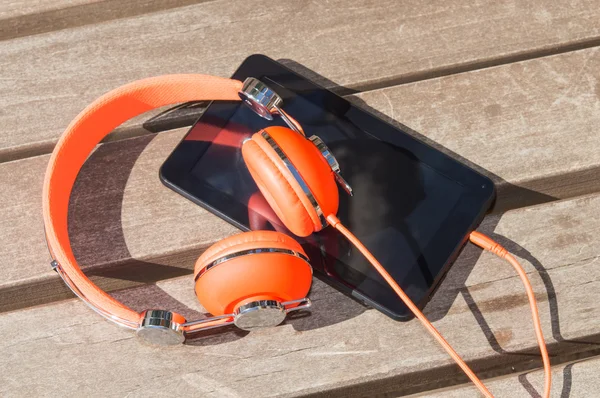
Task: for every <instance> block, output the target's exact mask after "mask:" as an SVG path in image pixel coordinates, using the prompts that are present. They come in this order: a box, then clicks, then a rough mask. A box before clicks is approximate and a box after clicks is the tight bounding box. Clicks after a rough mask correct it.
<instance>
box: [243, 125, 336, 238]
mask: <svg viewBox="0 0 600 398" xmlns="http://www.w3.org/2000/svg"><path fill="white" fill-rule="evenodd" d="M263 131H264V132H266V133H267V134H268V135H269V136H270V137H271V139H272V141H273V142H274V143H275V144H276V145H277V146H278V147H279V149H280V150H281V151H282V152H283V154H284V155H285V156H286V157H287V158H288V160H289V162H291V164H292V165H293V166H294V168H295V169H296V170H297V171H298V174H299V176H300V178H301V180H302V181H303V182H304V184H305V185H306V187H307V188H308V189H309V191H310V192H311V193H312V195H313V197H314V199H315V200H316V203H317V204H318V205H319V206H320V208H321V210H322V212H323V215H324V216H327V215H329V214H336V213H337V210H338V199H339V198H338V190H337V186H336V183H335V179H334V176H333V171H332V170H331V168H330V167H329V165H328V164H327V161H326V160H325V159H324V158H323V156H322V155H321V153H320V152H319V150H318V149H317V147H316V146H314V145H313V143H312V142H310V141H309V140H307V139H306V138H305V137H303V136H302V135H300V134H298V133H296V132H294V131H293V130H290V129H288V128H286V127H279V126H273V127H268V128H266V129H264V130H262V131H260V132H258V133H256V134H254V135H253V136H252V138H251V139H250V140H248V141H246V142H245V143H244V144H243V146H242V156H243V157H244V161H245V162H246V166H247V167H248V170H249V171H250V174H251V175H252V177H253V178H254V181H255V182H256V185H257V186H258V188H259V189H260V191H261V192H262V194H263V195H264V197H265V199H266V200H267V202H269V204H270V205H271V207H272V208H273V211H275V213H276V214H277V216H278V217H279V218H280V219H281V221H282V222H283V223H284V224H285V226H286V227H287V228H288V229H289V230H290V231H292V232H293V233H294V234H295V235H297V236H308V235H310V234H311V233H313V232H317V231H320V230H321V229H322V228H323V225H322V221H321V219H320V218H319V216H318V215H317V212H316V210H315V208H314V206H313V204H312V202H311V200H310V199H309V198H308V197H307V195H306V193H305V191H304V190H303V188H302V186H301V184H300V182H299V181H298V179H297V176H294V174H293V173H292V172H291V171H290V169H289V168H288V166H287V165H286V164H285V162H284V161H283V160H282V159H281V157H280V155H279V154H278V153H277V151H276V150H275V149H274V148H273V147H272V145H271V144H270V143H269V142H268V141H267V139H266V138H265V137H264V136H263V134H262V133H263Z"/></svg>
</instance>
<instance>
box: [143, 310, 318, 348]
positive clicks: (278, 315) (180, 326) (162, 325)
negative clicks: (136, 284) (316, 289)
mask: <svg viewBox="0 0 600 398" xmlns="http://www.w3.org/2000/svg"><path fill="white" fill-rule="evenodd" d="M310 306H311V301H310V299H309V298H303V299H299V300H291V301H285V302H279V301H276V300H257V301H252V302H250V303H246V304H244V305H242V306H240V307H238V308H237V309H236V310H235V311H234V312H233V313H231V314H225V315H219V316H214V317H209V318H204V319H200V320H196V321H189V322H187V321H186V320H185V318H184V317H183V316H181V315H179V314H177V313H175V312H170V311H165V310H146V311H144V312H143V313H142V315H141V316H142V321H141V323H140V326H139V328H138V329H137V335H138V337H140V338H142V339H143V340H145V341H147V342H149V343H151V344H156V345H176V344H181V343H183V342H184V341H185V338H186V335H188V334H191V333H195V332H199V331H203V330H208V329H215V328H219V327H224V326H228V325H232V324H234V325H235V326H237V327H238V328H240V329H242V330H246V331H251V330H255V329H262V328H267V327H273V326H277V325H279V324H280V323H281V322H283V320H284V319H285V317H286V315H287V314H288V313H290V312H292V311H298V310H303V309H306V308H309V307H310Z"/></svg>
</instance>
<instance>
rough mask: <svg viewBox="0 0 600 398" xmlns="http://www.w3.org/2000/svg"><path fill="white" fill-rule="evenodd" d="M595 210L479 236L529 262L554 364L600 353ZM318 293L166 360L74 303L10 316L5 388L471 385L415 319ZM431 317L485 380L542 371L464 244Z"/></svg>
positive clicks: (509, 274)
mask: <svg viewBox="0 0 600 398" xmlns="http://www.w3.org/2000/svg"><path fill="white" fill-rule="evenodd" d="M599 210H600V195H593V196H587V197H580V198H576V199H572V200H569V201H560V202H553V203H551V204H545V205H541V206H536V207H530V208H526V209H519V210H515V211H511V212H508V213H506V214H504V215H503V216H493V217H489V218H488V219H486V221H485V222H484V224H483V226H482V228H481V230H482V231H484V232H486V233H489V234H491V235H492V236H494V237H496V238H497V239H498V240H499V241H500V242H501V243H503V244H505V245H506V246H507V247H508V248H509V249H510V250H512V251H513V252H515V253H516V254H517V255H518V256H519V257H521V259H522V260H523V264H524V266H525V268H526V270H527V272H528V274H529V277H530V279H531V282H532V284H533V287H534V290H535V293H536V296H537V298H538V302H539V307H540V315H541V318H542V325H543V330H544V333H545V335H546V339H547V341H548V343H549V344H550V346H549V349H550V352H551V354H552V356H553V360H554V361H555V363H556V364H558V363H561V362H565V361H569V360H573V359H577V358H581V357H586V356H590V355H597V353H598V350H599V348H600V321H598V320H600V307H598V305H597V301H598V300H597V297H599V295H600V268H599V267H598V259H599V258H600V248H598V246H597V245H594V244H593V243H594V242H596V241H597V231H598V228H600V211H599ZM167 239H168V237H167ZM116 296H117V297H118V298H119V299H121V300H123V301H124V302H126V303H127V304H128V305H130V306H132V307H133V308H136V309H138V310H141V309H143V308H147V307H159V308H162V307H169V308H170V309H173V310H176V311H180V312H182V313H184V314H185V315H186V316H188V317H190V318H191V317H197V316H199V313H201V312H202V311H203V310H202V308H201V307H200V306H199V305H198V304H197V302H196V300H195V298H194V293H193V285H192V279H191V277H190V276H185V277H179V278H174V279H171V280H168V281H160V282H158V283H157V284H156V285H150V286H146V287H140V288H135V289H128V290H124V291H121V292H118V293H117V294H116ZM310 296H311V297H312V298H313V299H314V309H313V312H312V314H311V315H310V316H303V317H298V318H296V319H293V320H290V321H289V322H287V323H286V324H285V325H283V326H281V327H277V328H274V329H268V330H262V331H256V332H253V333H250V334H246V333H240V332H235V331H233V330H232V331H227V332H225V333H215V334H210V335H208V336H203V337H202V338H200V339H198V340H195V341H192V342H190V344H189V345H186V346H182V347H175V348H172V349H169V350H166V349H162V348H154V347H149V346H145V345H143V344H141V343H140V342H139V341H137V340H136V339H135V338H134V335H133V334H132V333H130V332H129V331H126V330H122V329H120V328H118V327H116V326H114V325H112V324H109V323H108V322H107V321H105V320H103V319H101V318H100V317H99V316H98V315H96V314H95V313H93V312H92V311H90V310H89V309H88V308H87V307H86V306H85V305H84V304H83V303H80V302H78V301H76V300H69V301H66V302H61V303H55V304H52V305H45V306H39V307H34V308H29V309H24V310H20V311H15V312H8V313H4V314H1V315H0V328H2V330H3V336H4V339H2V340H1V341H0V348H1V349H2V352H3V356H2V358H0V372H1V374H2V375H3V378H4V380H6V381H5V382H4V383H1V384H0V392H1V393H2V394H3V395H13V396H22V395H25V394H31V395H37V394H39V393H40V391H44V393H46V394H49V395H59V394H60V395H67V396H69V395H82V394H93V393H94V392H97V391H99V389H101V390H102V393H103V395H106V396H122V395H124V394H125V393H130V394H131V395H133V396H142V395H147V394H148V393H150V392H152V391H155V390H156V388H158V386H160V388H162V390H165V389H166V390H168V391H170V392H171V393H176V394H195V395H205V396H219V397H222V396H241V397H245V396H264V395H270V396H275V395H277V396H279V395H285V396H300V395H306V394H312V393H315V394H316V393H320V392H323V391H328V394H329V396H344V397H352V396H364V395H366V394H367V393H369V394H376V393H378V394H389V395H394V396H398V395H403V394H410V393H417V392H422V391H429V390H432V389H434V388H441V387H444V386H449V385H456V384H461V383H464V382H465V378H464V377H463V376H461V374H460V373H459V371H458V370H457V368H456V367H454V366H453V365H452V364H451V360H449V359H448V358H447V356H446V354H445V353H444V352H443V351H442V350H441V349H440V348H439V347H438V346H437V345H436V344H435V343H434V342H433V341H432V340H431V339H430V338H429V337H427V336H426V334H425V333H424V331H423V329H422V327H421V326H420V325H419V324H418V323H417V322H415V321H411V322H407V323H399V322H394V321H392V320H391V319H389V318H387V317H385V316H384V315H382V314H381V313H379V312H377V311H375V310H367V309H365V308H364V307H362V306H361V305H359V304H357V303H356V302H354V301H352V300H351V299H349V298H346V297H345V296H343V295H341V293H338V292H337V291H335V290H334V289H332V288H330V287H328V286H326V285H324V284H322V283H320V282H318V281H316V282H315V284H314V287H313V289H312V291H311V293H310ZM425 312H426V314H427V315H428V316H429V317H430V318H431V319H433V320H435V325H436V327H438V328H439V329H440V330H441V331H442V333H443V334H444V335H445V337H446V338H447V339H448V340H449V341H450V342H451V344H452V345H453V346H454V347H455V348H456V350H457V351H458V352H459V353H461V354H462V355H463V356H464V357H465V358H466V359H467V361H468V362H469V363H470V364H471V365H472V366H473V368H474V369H475V371H476V372H478V374H480V375H481V376H482V377H483V376H498V375H502V374H511V373H513V372H520V371H523V370H527V369H531V368H537V367H539V365H540V364H539V362H538V356H537V354H536V352H537V351H536V345H535V339H534V335H533V330H532V326H531V324H530V321H529V309H528V305H527V299H526V296H525V293H524V291H523V288H522V286H521V283H520V281H519V279H518V277H516V276H515V275H514V272H513V271H512V269H511V267H510V266H509V265H507V264H506V263H504V262H502V261H501V260H499V259H497V258H496V257H494V256H493V255H491V254H489V253H484V254H480V251H479V250H478V249H476V248H474V247H473V246H469V247H468V248H467V249H466V250H465V251H464V253H463V254H462V255H461V256H460V258H459V260H458V261H457V263H456V264H455V266H454V267H453V268H452V269H451V271H450V273H449V275H448V277H447V279H446V280H445V281H444V283H443V284H442V286H441V288H440V290H439V291H438V293H437V294H436V296H435V298H434V300H433V301H432V302H431V303H430V304H429V305H428V306H427V308H426V311H425ZM458 325H460V327H457V326H458ZM49 353H52V354H51V355H49ZM23 358H27V360H26V361H23ZM15 363H18V364H19V366H14V364H15ZM100 369H101V370H102V371H99V370H100ZM531 382H532V383H533V384H534V385H536V386H537V384H538V382H537V379H535V380H534V379H532V380H531ZM42 389H43V390H42ZM521 392H522V390H515V392H514V395H520V393H521Z"/></svg>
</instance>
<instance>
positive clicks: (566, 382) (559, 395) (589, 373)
mask: <svg viewBox="0 0 600 398" xmlns="http://www.w3.org/2000/svg"><path fill="white" fill-rule="evenodd" d="M598 369H600V358H598V357H595V358H592V359H587V360H581V361H574V362H570V363H566V364H562V365H559V366H554V367H553V368H552V381H553V383H552V395H551V396H552V397H556V398H568V397H596V396H597V395H598V390H600V375H599V374H598ZM543 377H544V373H543V371H541V370H537V371H533V372H526V373H521V374H520V375H518V377H517V375H511V376H510V377H502V378H498V379H495V380H490V381H489V382H488V383H487V385H488V387H490V389H491V390H492V391H493V393H494V394H495V395H496V396H498V397H511V396H515V392H517V391H518V392H520V391H524V392H523V394H518V395H519V396H521V395H522V396H525V395H526V393H529V395H528V396H532V397H539V396H541V391H540V388H539V387H538V388H535V387H533V386H542V385H543V383H544V381H543ZM479 396H480V395H478V394H477V392H476V391H474V390H473V388H472V387H469V386H464V387H457V388H450V389H444V390H440V391H432V392H427V393H423V394H417V395H411V398H417V397H419V398H420V397H427V398H437V397H439V398H442V397H443V398H470V397H473V398H475V397H479Z"/></svg>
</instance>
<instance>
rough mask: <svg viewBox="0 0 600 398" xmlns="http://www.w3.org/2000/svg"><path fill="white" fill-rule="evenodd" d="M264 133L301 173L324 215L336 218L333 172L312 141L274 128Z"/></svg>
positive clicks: (286, 130) (282, 129) (336, 205)
mask: <svg viewBox="0 0 600 398" xmlns="http://www.w3.org/2000/svg"><path fill="white" fill-rule="evenodd" d="M265 130H266V131H267V133H268V134H269V135H270V136H271V138H273V140H274V141H275V142H276V143H277V145H278V146H279V147H280V148H281V150H282V151H283V152H284V153H285V154H286V156H287V157H288V159H289V160H290V161H291V163H292V164H293V165H294V166H295V167H296V169H297V170H298V171H299V172H300V174H301V175H302V179H303V180H304V182H305V183H306V185H308V188H309V189H310V191H311V192H312V194H313V196H314V197H315V199H316V201H317V203H318V204H319V206H320V207H321V210H322V211H323V215H324V216H325V217H327V216H328V215H330V214H334V215H335V214H337V211H338V205H339V195H338V188H337V184H336V182H335V177H334V172H333V170H331V167H330V166H329V164H328V163H327V160H326V159H325V158H324V157H323V155H322V154H321V152H320V151H319V149H318V148H317V147H316V146H315V145H314V144H313V143H312V142H311V141H309V140H308V139H306V138H305V137H303V136H302V135H300V134H298V133H296V132H294V131H292V130H290V129H288V128H285V127H280V126H272V127H268V128H266V129H265ZM318 225H319V228H318V229H316V231H319V230H320V229H321V227H320V223H319V224H318Z"/></svg>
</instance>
